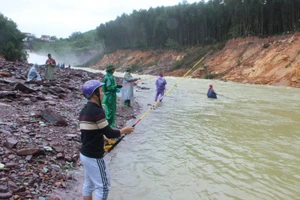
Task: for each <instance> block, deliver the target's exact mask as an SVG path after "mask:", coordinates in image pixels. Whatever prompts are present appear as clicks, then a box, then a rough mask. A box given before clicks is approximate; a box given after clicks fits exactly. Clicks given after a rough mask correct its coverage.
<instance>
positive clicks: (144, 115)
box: [104, 50, 212, 156]
mask: <svg viewBox="0 0 300 200" xmlns="http://www.w3.org/2000/svg"><path fill="white" fill-rule="evenodd" d="M211 52H212V50H210V51H209V52H208V53H207V54H206V55H204V56H203V57H202V58H201V59H200V60H199V61H198V62H197V63H196V64H194V65H193V67H192V68H191V69H189V70H188V71H187V72H186V73H185V74H184V75H183V76H182V77H181V78H180V79H179V80H178V81H177V82H176V83H175V84H174V85H173V86H172V87H171V88H170V89H169V90H168V91H167V92H166V93H165V94H164V95H163V96H162V97H161V98H160V99H159V100H157V101H156V102H155V103H154V104H153V105H152V106H151V108H149V109H148V110H147V111H146V112H145V113H144V114H143V115H142V116H141V117H140V119H139V120H138V121H137V122H135V123H134V124H133V125H132V127H135V126H136V125H137V124H138V123H140V121H141V120H142V119H143V118H144V117H146V115H148V113H149V112H150V111H151V110H152V109H154V108H155V106H156V105H157V104H158V103H159V102H160V100H161V99H162V98H163V97H165V96H167V94H169V93H170V92H171V91H172V90H173V89H174V88H175V87H176V86H177V84H178V83H179V82H180V81H181V80H182V79H184V78H185V77H186V76H187V75H188V74H189V73H190V72H191V71H192V70H193V69H194V68H195V67H196V66H197V65H198V64H199V63H200V62H202V61H203V59H204V58H205V57H206V56H208V55H209V54H210V53H211ZM125 136H126V134H123V135H122V136H121V137H120V138H119V139H118V140H117V141H116V142H115V143H114V144H113V145H112V146H111V147H110V148H109V149H108V150H107V153H109V152H111V151H112V150H113V149H114V148H115V147H116V146H117V145H118V144H119V143H120V142H121V140H123V139H124V137H125ZM107 153H106V154H107ZM106 154H105V155H106ZM105 155H104V156H105Z"/></svg>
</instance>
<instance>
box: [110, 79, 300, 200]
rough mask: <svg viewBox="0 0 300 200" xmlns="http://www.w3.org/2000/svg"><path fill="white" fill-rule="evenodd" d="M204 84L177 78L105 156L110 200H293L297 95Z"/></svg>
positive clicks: (299, 151) (297, 190) (298, 184)
mask: <svg viewBox="0 0 300 200" xmlns="http://www.w3.org/2000/svg"><path fill="white" fill-rule="evenodd" d="M136 77H137V76H136ZM142 78H143V79H144V84H143V85H141V86H143V87H149V88H150V90H142V91H140V90H138V91H137V92H135V95H136V97H137V101H139V102H141V104H142V107H143V111H142V113H141V114H143V112H145V111H146V110H147V109H149V108H150V106H147V104H149V103H150V104H153V103H154V100H153V99H154V95H155V90H154V81H155V77H150V76H143V77H142ZM177 80H178V79H177V78H170V77H167V81H168V88H170V87H171V86H172V85H173V84H174V83H175V82H176V81H177ZM209 83H210V82H209V81H208V80H199V79H198V80H197V79H189V78H187V79H184V80H182V81H181V82H180V83H179V84H178V85H177V87H175V88H174V89H173V90H172V91H171V92H170V93H169V96H167V97H165V98H164V99H163V102H162V103H160V104H158V106H157V107H156V108H155V110H152V111H151V112H150V113H149V114H148V115H147V116H146V117H145V118H144V119H143V120H142V121H141V122H140V123H139V124H138V125H137V126H136V130H135V133H134V134H132V135H129V136H127V137H125V139H124V141H122V142H121V143H120V144H119V145H118V147H117V148H116V149H115V150H114V151H112V152H111V154H110V157H109V161H110V162H109V168H110V171H111V176H112V189H111V192H110V195H109V199H110V200H154V199H155V200H166V199H170V200H186V199H188V200H194V199H195V200H196V199H300V90H299V89H297V88H285V87H273V86H261V85H248V84H238V83H232V82H220V81H213V82H212V83H213V84H214V87H215V90H216V92H217V93H219V94H220V95H219V98H218V99H217V100H214V99H208V98H207V97H206V95H205V93H206V91H207V89H208V84H209ZM134 122H135V121H131V122H129V124H133V123H134Z"/></svg>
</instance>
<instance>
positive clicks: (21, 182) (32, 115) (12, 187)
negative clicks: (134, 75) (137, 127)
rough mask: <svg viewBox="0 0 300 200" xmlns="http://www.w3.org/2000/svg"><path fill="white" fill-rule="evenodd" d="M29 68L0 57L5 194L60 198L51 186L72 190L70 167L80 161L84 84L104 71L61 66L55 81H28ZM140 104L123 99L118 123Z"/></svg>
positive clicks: (0, 156) (0, 183)
mask: <svg viewBox="0 0 300 200" xmlns="http://www.w3.org/2000/svg"><path fill="white" fill-rule="evenodd" d="M29 68H30V64H27V63H14V62H7V61H3V60H1V59H0V116H1V117H0V199H15V200H16V199H17V200H20V199H39V200H43V199H56V200H58V199H60V197H58V196H51V194H52V191H54V190H57V189H60V190H61V189H65V190H70V187H72V184H70V182H74V181H76V180H74V179H75V177H74V176H73V174H72V173H70V171H71V170H72V169H76V168H77V167H78V166H80V162H79V159H78V158H79V149H80V146H81V143H80V131H79V127H78V114H79V112H80V110H81V108H82V106H83V104H84V103H85V102H86V100H85V99H84V98H83V96H82V95H81V92H80V86H81V85H82V84H83V83H84V82H85V81H87V80H90V79H98V80H99V79H102V78H103V74H101V73H90V72H86V71H82V70H73V69H57V77H58V79H57V81H55V82H46V81H41V82H34V83H26V82H25V81H26V75H27V72H28V71H29ZM38 70H39V71H40V72H41V73H40V74H41V75H42V77H43V74H44V69H43V68H42V67H41V68H39V69H38ZM117 81H118V83H121V80H120V79H118V78H117ZM138 108H139V106H138V104H137V103H136V102H133V108H124V107H123V106H122V105H121V100H120V99H119V100H118V103H117V120H116V127H117V128H121V127H123V126H124V125H125V124H126V122H127V121H128V120H129V119H132V118H135V116H136V114H137V113H136V112H138Z"/></svg>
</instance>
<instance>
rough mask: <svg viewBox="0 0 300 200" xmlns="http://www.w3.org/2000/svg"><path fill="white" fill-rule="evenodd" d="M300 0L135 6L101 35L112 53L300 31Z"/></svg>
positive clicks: (220, 0)
mask: <svg viewBox="0 0 300 200" xmlns="http://www.w3.org/2000/svg"><path fill="white" fill-rule="evenodd" d="M299 16H300V1H299V0H251V1H250V0H247V1H245V0H210V1H208V2H207V3H205V2H204V1H203V0H201V1H200V2H197V3H193V4H189V3H187V2H186V1H184V2H183V3H180V4H179V5H176V6H168V7H157V8H150V9H148V10H139V11H136V10H134V11H133V13H131V14H130V15H127V14H123V15H122V16H120V17H117V18H116V20H114V21H110V22H107V23H105V24H100V26H99V27H97V36H96V37H97V38H98V40H101V41H103V42H104V43H105V46H106V50H107V51H114V50H117V49H122V48H131V49H136V48H141V49H149V48H151V49H161V48H167V49H176V50H180V49H181V48H182V47H185V46H195V45H213V46H214V47H215V49H217V50H220V49H222V48H223V47H224V45H225V42H226V41H227V40H228V39H231V38H235V37H246V36H262V37H265V36H270V35H276V34H282V33H291V32H295V31H299V30H300V23H299Z"/></svg>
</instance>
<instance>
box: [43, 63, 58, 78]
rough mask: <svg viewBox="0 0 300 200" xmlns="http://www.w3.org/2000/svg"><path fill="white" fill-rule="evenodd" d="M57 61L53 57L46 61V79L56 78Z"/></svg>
mask: <svg viewBox="0 0 300 200" xmlns="http://www.w3.org/2000/svg"><path fill="white" fill-rule="evenodd" d="M55 67H56V62H55V60H54V59H53V58H49V59H48V60H47V61H46V73H45V79H47V80H55V79H56V71H55Z"/></svg>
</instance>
